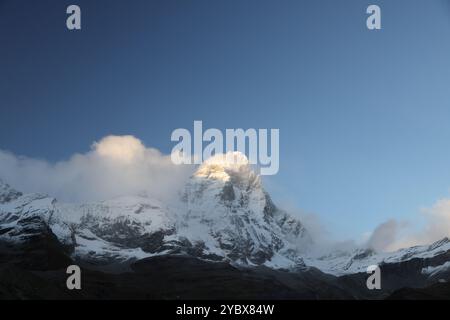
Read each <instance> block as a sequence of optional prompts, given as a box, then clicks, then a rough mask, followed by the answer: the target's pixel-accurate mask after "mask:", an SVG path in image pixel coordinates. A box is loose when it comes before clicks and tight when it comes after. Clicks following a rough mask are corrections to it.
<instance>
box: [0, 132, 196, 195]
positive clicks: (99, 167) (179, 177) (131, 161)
mask: <svg viewBox="0 0 450 320" xmlns="http://www.w3.org/2000/svg"><path fill="white" fill-rule="evenodd" d="M193 169H194V168H193V167H192V166H186V165H184V166H176V165H174V164H173V163H172V161H171V159H170V155H163V154H162V153H161V152H159V151H158V150H156V149H153V148H148V147H146V146H145V145H144V144H143V143H142V142H141V141H140V140H139V139H137V138H135V137H133V136H107V137H105V138H103V139H101V140H100V141H98V142H94V143H93V144H92V147H91V150H90V151H89V152H87V153H85V154H75V155H73V156H72V157H71V158H70V159H69V160H67V161H60V162H57V163H50V162H48V161H45V160H36V159H32V158H27V157H21V156H16V155H14V154H13V153H10V152H7V151H2V150H0V178H2V179H3V180H4V181H5V182H7V183H9V184H10V185H11V186H13V187H14V188H16V189H18V190H20V191H23V192H45V193H48V194H49V195H51V196H54V197H56V198H58V199H60V200H62V201H70V202H87V201H98V200H105V199H110V198H113V197H116V196H120V195H139V194H146V195H148V196H152V197H155V198H159V199H164V200H167V199H170V198H171V197H173V196H174V195H175V194H176V193H177V192H178V191H179V189H180V188H181V187H182V186H183V185H184V182H185V181H186V179H187V178H188V177H189V176H190V175H191V174H192V171H193Z"/></svg>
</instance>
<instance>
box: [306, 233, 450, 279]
mask: <svg viewBox="0 0 450 320" xmlns="http://www.w3.org/2000/svg"><path fill="white" fill-rule="evenodd" d="M440 255H448V259H449V260H450V240H449V239H448V238H444V239H441V240H439V241H436V242H434V243H433V244H431V245H423V246H414V247H410V248H405V249H400V250H398V251H395V252H381V253H377V252H375V251H374V250H372V249H358V250H355V251H353V252H345V251H338V252H333V253H331V254H329V255H326V256H322V257H320V258H305V263H306V264H307V265H309V266H314V267H316V268H318V269H320V270H322V271H323V272H325V273H330V274H334V275H344V274H353V273H359V272H366V270H367V267H368V266H370V265H379V266H382V265H383V264H395V263H400V262H405V261H409V260H412V259H423V260H426V259H432V258H434V257H438V256H440ZM444 264H445V263H444ZM438 267H439V265H437V266H432V267H430V268H429V269H428V267H425V268H424V273H425V274H426V273H427V272H428V271H430V272H428V273H432V272H438V271H439V270H440V269H439V268H438Z"/></svg>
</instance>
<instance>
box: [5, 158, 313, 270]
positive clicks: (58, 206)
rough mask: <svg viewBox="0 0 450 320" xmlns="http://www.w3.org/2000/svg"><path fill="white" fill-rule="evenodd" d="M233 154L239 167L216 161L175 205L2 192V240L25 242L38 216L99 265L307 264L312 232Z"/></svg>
mask: <svg viewBox="0 0 450 320" xmlns="http://www.w3.org/2000/svg"><path fill="white" fill-rule="evenodd" d="M236 156H239V157H240V158H239V159H238V161H237V162H236V163H230V162H228V161H222V160H221V159H218V158H212V159H210V160H209V161H207V162H205V163H204V164H203V165H202V166H200V167H199V169H198V171H197V172H196V173H195V174H194V175H193V176H192V177H191V179H190V181H189V182H188V183H187V185H186V188H185V192H184V193H183V194H182V195H181V196H182V200H181V201H180V202H179V204H176V205H175V204H170V205H168V204H165V203H162V202H160V201H157V200H155V199H151V198H148V197H138V196H125V197H120V198H117V199H113V200H108V201H103V202H99V203H89V204H64V203H59V202H57V201H56V200H55V199H52V198H49V197H47V196H43V195H39V194H32V195H21V194H20V193H18V192H15V191H10V188H9V187H8V189H6V187H5V188H3V189H2V190H3V192H2V193H0V194H1V195H2V199H7V200H8V202H6V201H5V202H4V203H3V204H2V205H0V240H1V239H3V240H5V241H10V242H14V241H20V237H23V236H24V235H23V234H24V233H23V232H22V231H23V230H22V229H21V228H20V227H19V225H20V224H19V222H20V221H21V219H25V218H27V217H29V216H30V215H31V216H39V217H41V218H42V221H43V223H45V224H46V225H47V226H48V227H49V228H51V230H52V232H53V233H54V234H55V235H56V236H57V237H58V239H59V241H60V242H61V243H62V244H63V245H64V246H65V247H67V248H72V249H73V256H74V257H76V258H82V259H88V260H92V261H96V262H99V261H100V262H104V263H109V262H111V261H117V260H119V261H123V260H129V259H140V258H144V257H147V256H152V255H160V254H188V255H192V256H196V257H200V258H203V259H208V260H215V261H230V262H235V263H238V264H253V265H260V264H265V263H271V262H274V261H280V260H281V261H282V262H283V263H284V264H288V265H294V266H295V265H303V261H302V259H301V249H302V248H303V247H305V246H307V245H308V244H309V243H310V242H311V239H310V237H309V235H308V233H307V231H306V230H305V228H304V227H303V225H302V224H301V223H300V222H299V221H297V220H296V219H294V218H293V217H291V216H289V215H288V214H287V213H286V212H284V211H282V210H279V209H278V208H277V207H276V206H275V205H274V204H273V202H272V200H271V199H270V196H269V195H268V194H267V193H266V192H265V191H264V189H263V187H262V183H261V179H260V177H259V176H258V175H257V174H256V173H255V172H254V171H253V170H252V169H251V168H250V166H249V165H248V162H247V159H246V158H245V156H242V155H240V154H236ZM2 230H3V231H2ZM25 233H26V232H25Z"/></svg>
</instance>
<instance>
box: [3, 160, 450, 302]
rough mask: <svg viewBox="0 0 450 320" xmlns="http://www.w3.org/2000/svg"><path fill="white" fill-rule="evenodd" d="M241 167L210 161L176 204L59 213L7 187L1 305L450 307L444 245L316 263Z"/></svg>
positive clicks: (43, 199) (80, 207)
mask: <svg viewBox="0 0 450 320" xmlns="http://www.w3.org/2000/svg"><path fill="white" fill-rule="evenodd" d="M234 156H235V161H234V162H233V163H230V162H229V161H225V160H224V159H223V158H221V157H219V156H216V157H213V158H211V159H209V160H207V161H205V162H204V163H203V164H202V165H201V166H200V167H199V168H198V169H197V171H196V172H195V173H194V174H193V175H192V176H191V177H190V179H189V181H188V182H187V183H186V186H185V188H184V190H183V191H182V192H180V194H179V196H178V197H177V199H174V200H172V201H162V200H160V199H155V198H152V197H150V196H148V195H139V196H137V195H133V196H122V197H118V198H114V199H110V200H106V201H101V202H92V203H82V204H80V203H76V204H75V203H62V202H59V201H58V200H57V199H55V198H53V197H51V196H48V195H46V194H39V193H31V194H24V193H22V192H20V191H17V190H15V189H14V188H12V187H11V186H9V185H8V184H7V183H6V182H3V181H1V180H0V280H1V281H0V298H12V299H17V298H20V299H22V298H25V299H27V298H38V299H45V298H62V299H66V298H67V299H77V298H86V299H91V298H92V299H94V298H138V299H149V298H150V299H179V298H203V299H205V298H212V299H214V298H274V299H385V298H395V299H402V298H445V297H447V292H448V291H449V288H450V287H449V286H448V283H447V281H448V280H450V240H449V239H448V238H444V239H441V240H439V241H437V242H435V243H433V244H430V245H424V246H416V247H411V248H405V249H401V250H399V251H396V252H391V253H385V252H376V251H375V250H373V249H371V248H367V247H363V248H360V249H356V250H349V251H345V250H334V251H331V252H329V253H327V254H324V255H321V256H318V255H317V254H313V252H314V250H313V248H314V245H315V242H314V239H313V237H312V236H311V235H310V233H309V232H308V230H307V228H306V227H305V226H304V225H303V223H302V222H301V221H300V220H299V219H298V218H296V217H295V216H293V215H290V214H289V213H288V212H286V211H284V210H282V209H280V208H278V207H277V206H276V205H275V204H274V202H273V201H272V199H271V197H270V195H269V194H268V192H267V191H266V190H265V189H264V187H263V185H262V181H261V178H260V176H259V175H258V174H257V173H255V171H254V170H253V169H252V167H251V166H250V165H249V163H248V161H247V159H246V158H245V156H243V155H241V154H239V153H236V154H235V155H234ZM156 183H157V182H156ZM71 264H78V265H80V266H81V268H82V269H83V290H80V291H69V290H67V288H66V287H65V278H66V277H67V275H66V273H65V268H67V266H68V265H71ZM370 265H378V266H379V267H380V270H381V276H382V278H381V279H382V280H381V283H382V289H380V290H369V289H368V288H367V287H366V279H367V277H368V276H369V274H367V273H366V270H367V267H368V266H370Z"/></svg>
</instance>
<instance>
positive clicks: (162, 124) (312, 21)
mask: <svg viewBox="0 0 450 320" xmlns="http://www.w3.org/2000/svg"><path fill="white" fill-rule="evenodd" d="M69 4H78V5H80V7H81V9H82V31H80V32H69V31H68V30H67V29H66V27H65V19H66V14H65V9H66V7H67V6H68V5H69ZM369 4H378V5H379V6H380V7H381V9H382V28H383V29H382V30H380V31H369V30H367V28H366V26H365V20H366V17H367V15H366V13H365V10H366V8H367V6H368V5H369ZM0 111H1V113H0V149H4V150H10V151H12V152H14V153H16V154H21V155H26V156H29V157H37V158H45V159H48V160H50V161H57V160H62V159H66V158H67V157H69V156H70V155H71V154H73V153H74V152H84V151H86V150H88V148H89V146H90V144H91V142H92V141H94V140H98V139H100V138H101V137H103V136H105V135H108V134H132V135H135V136H136V137H139V138H140V139H142V140H143V141H144V142H145V143H146V145H148V146H153V147H156V148H158V149H160V150H161V151H163V152H165V153H168V152H170V150H171V148H172V147H173V143H171V141H170V134H171V132H172V130H173V129H175V128H179V127H184V128H191V127H192V124H193V121H194V120H203V122H204V126H205V127H216V128H220V129H225V128H238V127H242V128H279V129H280V137H281V138H280V139H281V146H280V147H281V154H280V172H279V174H278V175H277V176H275V177H271V178H269V179H268V180H269V181H267V182H268V188H269V189H271V191H272V192H273V193H274V198H275V199H279V202H285V201H289V202H293V203H295V204H296V205H297V206H299V207H300V208H302V209H304V210H306V211H309V212H315V213H318V214H319V215H320V217H321V218H322V219H323V221H324V222H325V223H326V224H327V225H328V226H329V227H330V229H333V230H335V231H336V232H337V233H338V235H344V236H359V235H360V234H361V233H363V232H365V231H369V230H372V229H373V228H374V227H375V226H376V225H377V224H378V223H380V222H383V221H384V220H386V219H387V218H390V217H397V218H399V219H403V218H409V217H415V215H416V214H417V212H418V210H419V209H420V208H421V207H423V206H429V205H431V204H432V203H433V202H434V201H435V200H437V199H438V198H441V197H444V196H448V195H449V188H450V170H449V167H450V125H449V123H450V1H445V0H421V1H419V0H417V1H414V0H408V1H406V0H405V1H402V0H396V1H378V0H373V1H365V0H341V1H336V0H329V1H326V0H321V1H317V0H309V1H301V0H292V1H290V0H277V1H275V0H271V1H264V0H190V1H189V0H180V1H173V0H164V1H163V0H161V1H148V0H145V1H144V0H142V1H137V0H133V1H113V0H108V1H106V0H96V1H94V0H77V1H72V0H71V1H62V0H53V1H50V0H40V1H31V0H30V1H22V0H0Z"/></svg>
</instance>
